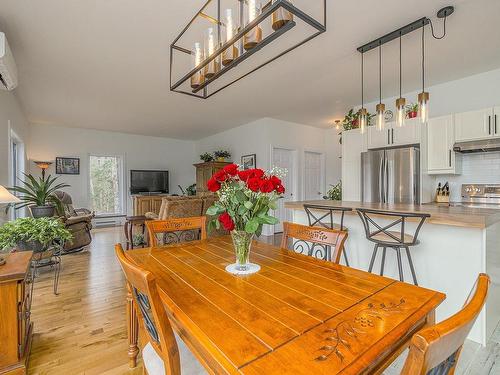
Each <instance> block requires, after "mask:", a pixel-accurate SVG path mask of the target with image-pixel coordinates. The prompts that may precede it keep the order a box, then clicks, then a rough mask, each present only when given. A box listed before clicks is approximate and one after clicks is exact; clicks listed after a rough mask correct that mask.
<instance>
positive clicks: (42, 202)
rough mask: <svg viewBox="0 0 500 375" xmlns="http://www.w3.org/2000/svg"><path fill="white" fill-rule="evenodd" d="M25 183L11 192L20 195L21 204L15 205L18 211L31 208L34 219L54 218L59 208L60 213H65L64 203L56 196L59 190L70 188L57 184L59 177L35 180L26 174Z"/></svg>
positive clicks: (11, 189) (13, 188)
mask: <svg viewBox="0 0 500 375" xmlns="http://www.w3.org/2000/svg"><path fill="white" fill-rule="evenodd" d="M24 176H25V177H26V180H25V181H21V182H22V184H23V186H14V187H12V188H10V189H9V190H10V191H13V192H16V193H19V194H20V195H19V199H20V200H21V203H18V204H16V205H14V207H15V208H16V209H20V208H23V207H26V206H27V207H29V209H30V211H31V215H32V216H33V217H34V218H40V217H51V216H54V213H55V210H56V208H57V211H58V212H63V207H62V203H61V201H60V200H59V198H58V197H57V196H56V195H55V194H54V193H55V192H56V191H57V190H60V189H62V188H65V187H69V185H68V184H65V183H56V181H57V177H51V176H50V175H49V176H48V177H47V178H45V176H43V177H38V178H35V177H33V176H32V175H31V174H25V175H24Z"/></svg>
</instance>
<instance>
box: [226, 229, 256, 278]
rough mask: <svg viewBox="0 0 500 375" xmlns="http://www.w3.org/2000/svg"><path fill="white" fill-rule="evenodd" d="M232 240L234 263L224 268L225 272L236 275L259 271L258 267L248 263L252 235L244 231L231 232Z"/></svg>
mask: <svg viewBox="0 0 500 375" xmlns="http://www.w3.org/2000/svg"><path fill="white" fill-rule="evenodd" d="M231 238H232V239H233V247H234V254H235V255H236V263H234V264H230V265H229V266H227V267H226V271H228V272H230V273H236V274H242V275H243V274H249V273H254V272H257V271H258V270H260V266H259V265H257V264H253V263H250V249H251V247H252V241H253V238H254V234H253V233H247V232H245V231H244V230H233V231H232V232H231Z"/></svg>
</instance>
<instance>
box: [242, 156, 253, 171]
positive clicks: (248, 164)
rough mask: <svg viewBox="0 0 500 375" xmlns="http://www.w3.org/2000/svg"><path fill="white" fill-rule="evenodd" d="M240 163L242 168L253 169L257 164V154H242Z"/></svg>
mask: <svg viewBox="0 0 500 375" xmlns="http://www.w3.org/2000/svg"><path fill="white" fill-rule="evenodd" d="M241 165H242V166H243V169H245V170H246V169H253V168H255V167H256V165H257V156H256V155H255V154H251V155H243V156H242V157H241Z"/></svg>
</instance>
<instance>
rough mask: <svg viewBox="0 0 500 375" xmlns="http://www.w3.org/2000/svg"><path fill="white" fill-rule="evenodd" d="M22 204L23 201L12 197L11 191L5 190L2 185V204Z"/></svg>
mask: <svg viewBox="0 0 500 375" xmlns="http://www.w3.org/2000/svg"><path fill="white" fill-rule="evenodd" d="M17 202H21V200H20V199H19V198H18V197H16V196H15V195H12V194H11V193H9V191H8V190H7V189H6V188H4V187H3V186H2V185H0V204H2V203H17Z"/></svg>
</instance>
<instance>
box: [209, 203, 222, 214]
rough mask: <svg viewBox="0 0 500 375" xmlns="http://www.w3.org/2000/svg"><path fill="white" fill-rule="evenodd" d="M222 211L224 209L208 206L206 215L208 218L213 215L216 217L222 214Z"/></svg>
mask: <svg viewBox="0 0 500 375" xmlns="http://www.w3.org/2000/svg"><path fill="white" fill-rule="evenodd" d="M223 211H224V209H222V208H221V207H218V206H215V205H214V206H210V207H208V209H207V215H208V216H215V215H218V214H220V213H222V212H223Z"/></svg>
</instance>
